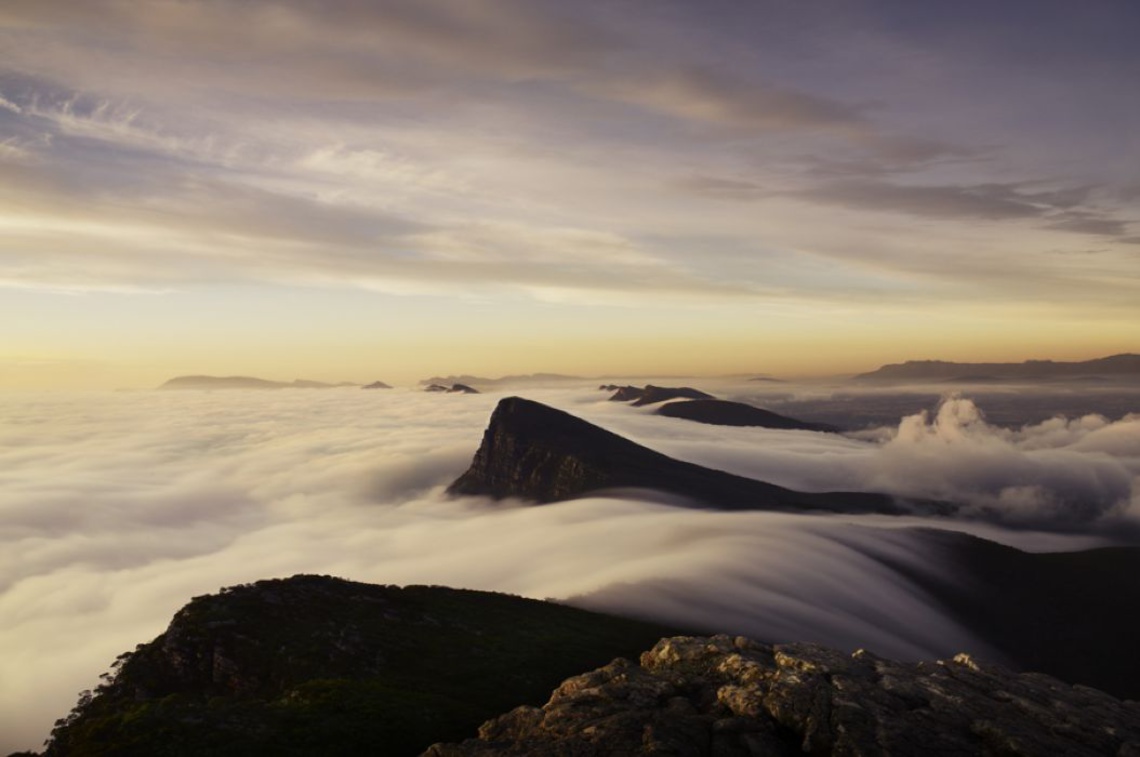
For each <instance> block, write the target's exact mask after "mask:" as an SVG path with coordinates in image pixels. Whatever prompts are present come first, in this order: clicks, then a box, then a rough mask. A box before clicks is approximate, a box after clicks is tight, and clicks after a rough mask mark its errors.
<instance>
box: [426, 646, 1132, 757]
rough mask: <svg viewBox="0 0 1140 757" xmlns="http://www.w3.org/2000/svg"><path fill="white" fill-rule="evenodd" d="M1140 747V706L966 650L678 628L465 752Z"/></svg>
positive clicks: (447, 754)
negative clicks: (868, 647)
mask: <svg viewBox="0 0 1140 757" xmlns="http://www.w3.org/2000/svg"><path fill="white" fill-rule="evenodd" d="M805 753H807V754H817V755H819V754H836V755H838V754H843V755H888V754H889V755H916V756H917V755H930V754H971V755H976V754H980V755H1060V754H1064V755H1071V756H1079V755H1088V756H1089V757H1093V755H1119V756H1120V757H1123V756H1124V755H1140V705H1138V704H1137V703H1135V702H1121V701H1119V700H1117V699H1114V698H1113V697H1110V696H1109V695H1107V694H1104V693H1102V692H1100V691H1097V690H1095V689H1090V688H1087V687H1083V686H1068V685H1066V684H1064V683H1061V682H1060V681H1058V680H1057V679H1055V678H1051V677H1049V676H1046V675H1042V674H1039V673H1020V674H1019V673H1013V672H1010V671H1008V670H1005V669H1003V668H1000V667H996V666H988V665H983V664H980V663H978V662H977V661H975V660H973V659H972V658H970V657H969V656H968V655H958V656H956V657H955V658H954V659H953V660H947V661H939V662H933V663H930V662H919V663H901V662H892V661H890V660H885V659H881V658H879V657H876V656H875V655H873V654H871V653H869V652H865V651H862V650H861V651H858V652H855V654H853V655H851V656H846V655H844V654H841V653H839V652H836V651H834V650H831V649H827V648H824V647H820V646H816V645H811V644H790V645H775V646H768V645H764V644H760V643H758V642H755V641H752V640H750V639H746V638H742V637H736V638H733V637H729V636H714V637H709V638H692V637H673V638H666V639H662V640H661V641H659V642H658V643H657V644H656V645H655V646H654V647H653V649H651V650H650V651H648V652H645V653H644V654H642V655H641V661H640V664H639V665H635V664H633V663H631V662H629V661H627V660H624V659H618V660H615V661H613V662H612V663H610V664H609V665H606V666H605V667H602V668H599V669H597V670H594V671H593V672H590V673H586V674H584V675H579V676H576V677H574V678H570V679H568V680H566V681H565V682H564V683H563V684H562V685H561V686H559V687H558V688H557V689H556V690H555V691H554V694H553V696H551V698H550V701H549V702H548V703H547V704H546V705H545V706H543V707H542V708H537V707H519V708H516V709H515V710H512V711H511V712H509V713H507V714H506V715H502V716H500V717H498V718H495V719H494V720H490V721H488V722H486V723H484V724H483V726H482V727H480V729H479V736H478V738H476V739H470V740H467V741H464V742H463V743H461V744H436V745H434V746H432V747H431V748H430V749H429V750H428V751H427V752H426V753H425V757H468V756H470V755H492V754H495V755H537V756H539V757H541V756H543V755H550V756H552V755H576V756H581V757H585V756H587V755H632V754H656V755H666V754H668V755H715V756H717V757H735V756H737V755H740V756H741V757H743V756H745V755H750V756H758V755H801V754H805Z"/></svg>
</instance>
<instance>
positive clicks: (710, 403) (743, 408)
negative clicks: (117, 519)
mask: <svg viewBox="0 0 1140 757" xmlns="http://www.w3.org/2000/svg"><path fill="white" fill-rule="evenodd" d="M657 415H664V416H665V417H667V418H682V419H684V420H688V421H696V422H697V423H707V424H710V425H713V426H755V427H760V428H775V429H785V430H800V431H823V432H829V433H834V432H836V431H838V430H839V429H838V428H836V427H835V426H831V425H828V424H826V423H810V422H808V421H801V420H797V419H795V418H790V417H788V416H786V415H780V414H779V413H773V412H772V411H770V410H764V409H762V408H759V407H753V406H752V405H746V404H744V403H743V402H730V401H728V400H717V399H708V400H705V399H697V400H688V401H684V402H670V403H669V404H668V405H663V406H662V407H661V408H660V409H658V411H657Z"/></svg>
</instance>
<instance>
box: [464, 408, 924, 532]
mask: <svg viewBox="0 0 1140 757" xmlns="http://www.w3.org/2000/svg"><path fill="white" fill-rule="evenodd" d="M633 488H638V489H654V490H657V491H663V492H668V493H671V494H677V495H681V496H682V497H687V498H690V499H692V500H695V501H697V502H701V503H705V504H707V505H709V506H712V507H715V508H719V509H725V510H787V511H803V510H822V511H830V512H848V513H852V512H878V513H892V514H894V513H901V512H912V511H913V510H910V509H906V508H902V507H900V506H899V504H898V503H897V502H896V500H895V499H894V498H893V497H889V496H887V495H884V494H873V493H866V492H823V493H808V492H798V491H794V490H791V489H785V488H784V487H781V486H776V485H775V484H769V483H765V482H763V481H756V480H754V479H750V478H744V477H743V476H736V475H733V474H731V473H725V472H723V471H718V470H713V469H711V468H704V467H702V466H699V465H694V464H693V463H687V462H684V461H681V460H676V459H674V458H671V457H668V456H666V455H663V454H661V453H660V452H655V451H654V450H651V449H648V448H647V447H643V446H641V445H640V444H637V443H635V442H632V441H630V440H628V439H625V438H623V437H621V436H618V435H617V434H614V433H613V432H610V431H607V430H605V429H603V428H600V427H598V426H595V425H593V424H592V423H588V422H587V421H584V420H582V419H581V418H577V417H575V416H573V415H571V414H569V413H566V412H563V411H561V410H556V409H555V408H552V407H548V406H546V405H543V404H541V403H538V402H534V401H533V400H527V399H523V398H522V397H507V398H505V399H503V400H500V401H499V404H498V406H496V408H495V410H494V412H493V413H492V414H491V420H490V422H489V423H488V425H487V429H486V431H484V433H483V440H482V443H481V444H480V446H479V449H478V450H477V451H476V453H475V458H474V460H472V463H471V467H470V468H468V470H467V471H466V472H465V473H464V474H463V475H461V476H460V477H459V478H458V479H456V480H455V481H454V482H453V483H452V484H451V486H449V487H448V492H449V493H451V494H468V495H486V496H491V497H495V498H504V497H518V498H521V499H530V500H534V501H536V502H539V503H547V502H557V501H559V500H567V499H574V498H577V497H582V496H585V495H587V494H591V493H595V492H602V491H606V490H615V489H633ZM925 504H926V505H927V506H931V507H933V506H934V504H933V503H925ZM919 507H921V506H918V507H916V508H915V509H918V508H919Z"/></svg>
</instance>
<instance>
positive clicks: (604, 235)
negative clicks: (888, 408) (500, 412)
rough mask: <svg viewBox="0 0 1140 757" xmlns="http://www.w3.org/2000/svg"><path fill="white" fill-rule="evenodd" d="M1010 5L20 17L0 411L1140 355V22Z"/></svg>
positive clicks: (134, 8)
mask: <svg viewBox="0 0 1140 757" xmlns="http://www.w3.org/2000/svg"><path fill="white" fill-rule="evenodd" d="M1013 5H1017V3H1011V4H1009V5H1008V6H1007V5H1004V4H1003V5H1002V6H1001V7H981V6H979V7H972V6H971V7H956V9H955V10H954V11H953V12H951V11H949V10H945V9H936V8H925V7H924V9H923V10H922V11H921V12H918V11H916V12H913V13H911V12H907V13H902V12H901V11H900V10H899V8H897V7H895V6H893V5H891V4H889V3H884V2H882V0H852V1H851V2H849V3H844V4H842V6H841V7H831V5H829V6H828V8H827V10H826V12H824V11H823V10H822V9H821V8H816V7H812V6H809V5H808V4H789V3H767V2H764V3H756V4H744V5H740V4H732V3H719V2H712V3H710V4H702V7H701V8H699V9H698V8H696V6H694V5H692V4H690V3H684V2H675V1H673V0H661V1H660V2H654V3H653V4H652V8H653V12H652V13H643V12H638V11H637V4H636V3H635V4H633V5H631V6H621V7H615V6H613V4H611V3H605V2H582V3H574V4H564V3H557V2H547V0H531V1H529V2H515V1H514V0H496V1H493V2H492V1H490V0H471V1H470V2H465V3H462V4H456V3H451V2H445V1H443V0H414V1H413V0H391V1H390V2H385V3H378V4H377V3H344V4H338V5H337V7H336V10H335V12H333V11H330V10H329V9H328V8H325V7H323V6H319V7H318V5H314V4H312V3H309V2H306V1H305V0H285V1H284V2H274V3H269V2H261V1H255V2H237V0H219V1H218V2H212V3H181V2H170V1H168V0H156V2H150V3H145V4H139V3H133V2H128V1H127V0H89V1H88V2H84V3H73V2H66V1H65V0H38V1H37V2H30V1H26V0H12V1H11V2H8V3H5V4H3V5H2V6H0V49H3V50H4V55H3V56H2V60H0V324H3V325H2V326H0V389H16V388H21V389H28V388H32V389H34V388H61V389H69V388H70V389H83V388H120V387H122V388H138V387H146V386H151V385H155V384H157V383H161V381H163V380H165V379H166V378H169V377H171V376H173V375H180V374H199V373H200V374H224V375H229V374H249V375H256V376H264V377H267V378H273V379H279V380H290V379H292V378H309V379H315V380H329V381H342V380H343V381H359V382H365V381H372V380H376V379H380V380H384V381H387V382H389V383H403V384H412V383H414V382H415V381H417V380H419V379H420V378H423V377H426V376H430V375H433V374H450V373H470V374H479V375H491V376H494V375H502V374H511V373H531V372H557V373H569V374H580V375H601V374H626V375H628V374H655V373H656V374H696V375H700V374H730V373H751V372H755V373H769V374H775V375H781V376H790V377H798V376H817V375H825V374H826V375H833V374H845V373H856V372H862V371H867V370H872V369H874V368H876V367H878V366H879V365H882V364H884V363H888V362H902V361H905V360H911V359H945V360H958V361H987V360H988V361H1020V360H1024V359H1053V360H1081V359H1090V358H1095V357H1103V356H1106V355H1110V354H1116V353H1122V352H1140V326H1138V324H1140V205H1138V204H1140V183H1138V180H1137V177H1138V176H1140V145H1137V143H1136V140H1137V136H1136V135H1137V134H1140V101H1138V100H1137V98H1135V97H1134V96H1131V93H1133V92H1134V91H1135V81H1136V80H1138V79H1140V54H1138V53H1137V52H1136V50H1137V48H1136V47H1135V45H1134V44H1133V40H1132V39H1131V38H1130V36H1129V35H1128V34H1126V33H1125V32H1124V31H1123V30H1126V29H1128V28H1130V26H1134V25H1132V24H1131V22H1132V21H1135V20H1137V19H1136V16H1135V12H1134V11H1132V10H1130V9H1126V8H1121V9H1119V10H1118V11H1115V12H1113V13H1105V14H1096V13H1092V12H1087V11H1085V10H1083V9H1073V8H1069V9H1068V10H1067V11H1066V12H1065V13H1063V14H1061V13H1058V12H1056V10H1055V9H1048V8H1041V7H1039V6H1034V10H1033V13H1034V17H1035V19H1037V23H1036V24H1035V26H1034V28H1033V29H1032V30H1026V28H1025V27H1024V24H1022V23H1021V15H1020V14H1019V12H1018V11H1016V10H1015V9H1013V7H1012V6H1013ZM983 32H984V33H983Z"/></svg>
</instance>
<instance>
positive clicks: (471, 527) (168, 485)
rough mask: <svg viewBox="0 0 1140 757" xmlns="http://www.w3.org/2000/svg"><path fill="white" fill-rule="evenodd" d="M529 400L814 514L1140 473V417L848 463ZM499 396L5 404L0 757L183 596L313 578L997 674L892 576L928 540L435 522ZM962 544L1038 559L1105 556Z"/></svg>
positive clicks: (106, 397) (810, 443)
mask: <svg viewBox="0 0 1140 757" xmlns="http://www.w3.org/2000/svg"><path fill="white" fill-rule="evenodd" d="M528 395H529V396H533V397H535V398H536V399H539V400H542V401H546V402H549V403H551V404H554V405H556V406H559V407H562V408H564V409H567V410H569V411H571V412H574V413H577V414H579V415H582V416H583V417H586V418H588V419H590V420H593V421H595V422H598V423H600V424H602V425H604V426H607V427H609V428H612V429H614V430H615V431H618V432H620V433H624V434H627V435H629V436H631V437H633V438H635V439H637V440H638V441H641V442H642V443H645V444H648V445H650V446H653V447H656V448H659V449H662V450H664V451H666V452H669V453H671V454H674V455H677V456H680V457H684V458H686V459H691V460H694V461H696V462H701V463H704V464H709V465H715V466H716V467H720V468H724V469H727V470H734V471H736V472H740V473H746V474H749V475H756V476H759V477H761V478H768V479H770V480H776V481H778V482H779V483H783V484H786V485H792V486H800V487H803V488H814V489H836V488H863V487H865V488H876V487H878V488H884V489H888V490H892V491H899V492H900V493H914V494H923V495H926V496H932V495H935V494H939V493H945V492H946V491H947V490H949V491H950V493H953V494H967V495H969V496H971V497H973V498H974V500H975V501H976V507H978V508H979V512H981V511H982V510H983V509H984V508H986V507H990V508H994V507H1004V508H1007V509H1008V510H1009V512H1010V513H1012V514H1013V515H1015V516H1016V518H1015V519H1016V520H1018V521H1024V520H1026V519H1028V520H1030V521H1034V520H1035V519H1042V518H1044V517H1045V516H1049V517H1053V516H1057V514H1058V512H1057V508H1058V506H1059V505H1058V503H1062V505H1063V507H1062V509H1064V508H1066V507H1069V504H1066V503H1069V502H1070V499H1069V498H1071V497H1074V496H1076V493H1077V492H1078V491H1081V490H1082V487H1085V488H1084V489H1083V490H1084V491H1086V492H1093V493H1096V497H1098V498H1094V500H1093V501H1094V502H1096V503H1097V507H1098V508H1099V507H1101V506H1102V505H1104V506H1105V507H1107V505H1108V503H1109V502H1110V501H1112V500H1114V499H1115V498H1117V497H1118V495H1119V496H1126V494H1127V488H1128V481H1129V479H1128V477H1127V476H1128V475H1129V474H1131V475H1135V473H1136V471H1137V470H1138V467H1137V465H1138V459H1140V454H1138V451H1137V449H1136V444H1137V442H1136V439H1137V435H1136V433H1135V424H1136V423H1137V419H1136V418H1132V417H1130V418H1126V419H1123V420H1120V421H1117V422H1115V423H1113V422H1109V421H1107V420H1105V419H1098V418H1084V419H1078V420H1061V419H1058V420H1054V421H1049V422H1046V423H1043V424H1039V425H1037V426H1033V427H1029V428H1025V429H1020V430H1017V431H1006V430H1001V429H996V428H993V427H990V426H988V425H986V424H984V422H982V421H981V420H980V419H979V418H978V417H977V416H976V413H975V411H974V408H973V406H972V405H970V404H969V403H968V401H966V400H952V401H950V402H948V403H947V404H946V405H944V406H943V408H942V410H941V411H940V412H939V414H938V415H937V416H936V417H933V418H922V417H914V418H908V419H906V420H904V421H903V423H902V424H901V426H900V427H899V428H898V429H896V430H894V431H893V432H889V433H888V432H886V431H884V432H882V438H877V439H854V438H846V437H839V436H834V435H824V434H812V433H803V432H775V431H765V430H762V429H722V428H716V427H711V426H702V425H700V424H694V423H688V422H684V421H678V420H674V419H668V418H661V417H656V416H653V415H651V414H649V410H647V409H634V408H630V407H628V406H626V405H624V404H619V403H610V402H606V401H604V399H602V398H601V397H600V396H599V394H598V393H597V392H595V391H591V390H535V391H533V392H528ZM497 397H498V395H493V394H484V395H428V394H424V393H420V392H411V391H401V390H392V391H385V392H361V391H359V390H354V389H345V390H328V391H320V392H318V391H311V390H281V391H277V392H264V393H259V392H240V391H238V392H212V393H197V392H187V393H159V392H144V393H120V394H99V395H96V394H87V395H23V396H8V397H5V398H4V402H3V403H2V404H0V413H2V421H3V423H2V424H0V470H2V471H3V474H0V475H2V478H3V483H4V486H3V487H0V541H2V542H3V544H4V545H5V549H4V550H3V551H0V577H2V581H0V616H2V617H4V619H5V622H4V624H3V627H2V628H0V644H2V646H3V648H4V649H5V652H6V654H5V657H4V660H3V662H0V713H3V714H2V715H0V734H3V738H2V739H0V750H7V749H23V748H29V747H34V746H36V745H37V744H38V742H39V741H40V740H41V739H42V738H43V737H44V736H46V734H47V731H48V730H49V729H50V725H51V722H52V721H53V720H54V719H55V718H57V717H59V716H61V715H63V714H64V713H66V712H67V710H68V708H70V707H71V705H72V704H73V703H74V697H75V694H76V692H78V691H79V690H80V689H83V688H88V687H90V686H92V685H94V684H95V683H96V682H97V676H98V674H99V673H100V672H102V671H103V670H105V669H106V667H107V666H108V665H109V663H110V662H111V661H112V660H113V659H114V657H115V656H116V655H117V654H118V653H120V652H122V651H125V650H128V649H131V648H133V646H134V645H135V644H137V643H139V642H142V641H146V640H149V639H150V638H153V637H154V636H155V635H157V634H158V633H159V632H160V631H161V630H162V629H163V627H164V626H165V624H166V623H167V622H168V620H169V618H170V616H171V615H172V613H173V612H174V611H175V610H177V609H178V608H179V607H180V606H182V605H183V604H184V603H185V602H186V601H187V600H188V599H189V598H190V597H192V596H195V595H198V594H202V593H206V592H212V591H216V590H217V589H218V588H219V587H221V586H224V585H229V584H234V583H241V582H247V581H252V580H256V579H259V578H265V577H270V576H288V575H292V574H294V573H298V572H315V573H326V574H333V575H340V576H345V577H348V578H352V579H357V580H362V581H372V582H380V583H397V584H405V583H428V584H432V583H435V584H448V585H453V586H465V587H471V588H480V589H496V590H502V591H508V592H514V593H519V594H523V595H527V596H532V597H538V598H544V597H556V598H563V599H565V598H573V601H574V602H576V603H578V604H581V605H583V606H588V607H595V608H598V609H609V610H612V611H620V612H629V613H636V614H641V615H645V616H647V617H655V618H659V619H662V620H667V621H671V622H673V623H677V624H683V625H686V626H694V627H699V628H708V629H710V630H712V629H720V628H723V629H725V630H732V631H738V632H745V633H751V634H754V635H757V636H761V637H764V638H772V639H812V640H817V641H821V642H825V643H830V644H834V645H838V646H844V647H852V648H853V647H856V646H867V647H870V648H872V649H876V650H878V651H880V652H881V653H883V654H890V655H896V656H903V657H928V656H932V655H946V654H951V653H953V652H956V651H959V650H961V649H974V650H977V651H980V652H982V653H986V652H988V650H985V649H984V648H982V647H981V645H980V643H979V642H978V641H977V640H976V639H973V638H971V637H970V635H969V634H968V633H966V632H965V631H963V630H962V629H960V628H958V627H957V626H956V625H955V624H954V623H953V622H952V621H951V620H950V619H949V618H948V617H947V616H946V615H945V613H944V612H943V611H942V610H940V609H939V608H938V607H936V606H934V605H933V604H932V603H931V601H930V600H928V599H927V598H926V597H925V595H924V593H923V592H922V591H921V590H919V589H918V588H917V587H915V586H913V585H911V584H910V583H909V582H908V581H907V580H905V579H903V578H902V577H900V575H899V574H897V573H895V572H894V571H892V570H889V569H887V568H885V567H884V566H883V564H882V562H881V561H879V560H877V559H876V556H887V557H890V558H892V560H894V561H901V564H905V565H917V564H918V562H917V561H918V560H920V559H921V558H920V557H916V556H915V550H914V547H913V544H912V541H913V538H912V536H911V535H910V534H909V532H907V531H905V530H898V529H897V526H900V525H917V524H926V525H930V524H931V523H932V521H923V520H920V519H907V520H905V521H900V520H892V519H883V518H824V517H810V516H793V515H784V514H773V513H732V514H730V513H714V512H705V511H693V510H686V509H678V508H675V507H669V506H667V505H664V504H661V503H660V502H656V503H652V502H641V501H634V500H612V499H587V500H582V501H578V502H573V503H563V504H559V505H552V506H544V507H526V506H521V505H520V504H519V503H511V502H506V503H492V502H489V501H486V500H483V499H480V498H470V499H458V500H452V499H448V498H446V497H443V496H442V492H441V490H442V487H443V486H445V485H446V484H447V483H449V482H450V481H451V480H452V479H453V478H454V477H455V476H456V475H457V474H458V473H460V472H461V471H462V470H463V469H464V468H465V467H466V465H467V464H468V462H469V460H470V457H471V455H472V454H473V452H474V450H475V448H476V446H477V445H478V443H479V439H480V436H481V434H482V430H483V428H484V426H485V424H486V421H487V418H488V416H489V414H490V411H491V409H492V408H493V406H494V404H495V402H496V400H497ZM991 461H992V462H991ZM1005 468H1008V469H1009V471H1010V473H1009V475H1008V476H1006V477H1004V478H1003V477H1002V476H1001V475H998V474H999V472H1000V471H1001V470H1003V469H1005ZM1121 471H1124V473H1121ZM1122 476H1123V477H1122ZM1027 487H1028V488H1027ZM1032 487H1040V490H1039V491H1038V490H1033V491H1030V490H1029V488H1032ZM1011 491H1012V492H1013V493H1012V494H1011V493H1010V492H1011ZM1003 492H1004V494H1003ZM1043 492H1044V493H1051V494H1049V495H1048V496H1045V495H1044V494H1042V493H1043ZM1080 501H1082V502H1083V501H1084V500H1083V499H1082V500H1080ZM1107 509H1108V510H1111V508H1107ZM1027 512H1028V513H1030V516H1026V515H1025V513H1027ZM1097 512H1100V510H1097ZM1080 514H1082V515H1087V514H1088V513H1084V512H1083V511H1081V513H1080ZM1065 518H1069V515H1065V514H1062V520H1064V519H1065ZM934 523H935V524H938V522H934ZM941 525H955V524H949V523H941ZM955 527H960V528H969V529H971V530H973V531H974V532H977V533H982V534H983V535H988V536H995V535H996V536H997V537H998V538H1000V539H1002V540H1006V541H1013V542H1015V543H1019V544H1023V545H1028V546H1030V547H1033V548H1038V549H1056V548H1066V547H1068V548H1076V547H1078V546H1082V545H1088V544H1090V543H1096V539H1094V538H1092V537H1088V536H1086V537H1081V538H1078V539H1073V538H1071V537H1065V536H1064V535H1062V534H1059V533H1054V534H1052V535H1043V534H1040V533H1035V532H1034V533H1031V532H1024V531H1023V532H1010V531H1003V530H1000V529H996V528H995V527H993V526H986V525H984V524H982V523H973V524H970V523H958V524H956V525H955ZM926 567H927V569H930V570H935V571H938V570H940V567H939V566H937V565H934V566H930V565H927V566H926Z"/></svg>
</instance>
